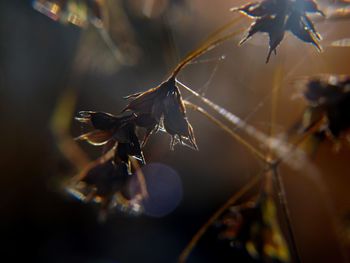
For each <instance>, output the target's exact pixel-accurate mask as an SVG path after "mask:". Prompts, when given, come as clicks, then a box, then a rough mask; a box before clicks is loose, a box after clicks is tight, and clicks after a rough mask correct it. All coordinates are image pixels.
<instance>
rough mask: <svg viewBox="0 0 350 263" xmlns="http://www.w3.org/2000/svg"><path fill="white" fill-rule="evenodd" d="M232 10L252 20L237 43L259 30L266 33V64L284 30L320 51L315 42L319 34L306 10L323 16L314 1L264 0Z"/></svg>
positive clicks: (242, 41) (282, 36)
mask: <svg viewBox="0 0 350 263" xmlns="http://www.w3.org/2000/svg"><path fill="white" fill-rule="evenodd" d="M232 11H240V12H242V13H243V14H245V15H247V16H249V17H252V18H254V19H255V21H254V22H253V23H252V24H251V26H250V28H249V30H248V33H247V34H246V36H245V37H244V38H243V39H242V40H241V42H240V44H243V43H244V42H245V41H247V40H248V39H249V38H250V37H252V36H253V35H254V34H256V33H258V32H261V33H267V34H268V35H269V39H270V40H269V52H268V55H267V59H266V63H267V62H268V61H269V59H270V56H271V53H272V52H275V53H276V49H277V47H278V45H279V44H280V43H281V41H282V40H283V38H284V34H285V32H286V31H290V32H291V33H292V34H293V35H295V36H296V37H297V38H299V39H300V40H302V41H304V42H306V43H311V44H313V45H314V46H315V47H316V48H317V50H318V51H321V47H320V45H319V44H318V40H320V39H321V36H320V34H319V33H318V32H317V31H316V29H315V26H314V25H313V23H312V21H311V20H310V19H309V18H308V16H307V13H319V14H321V15H324V14H323V12H322V11H320V10H319V9H318V6H317V4H316V2H315V1H314V0H298V1H292V0H263V1H262V2H258V3H255V2H254V3H249V4H246V5H244V6H242V7H238V8H233V9H232Z"/></svg>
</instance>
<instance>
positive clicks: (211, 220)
mask: <svg viewBox="0 0 350 263" xmlns="http://www.w3.org/2000/svg"><path fill="white" fill-rule="evenodd" d="M259 181H260V174H258V175H256V176H255V177H253V178H252V179H251V180H250V181H249V182H248V183H247V184H246V185H245V186H243V187H242V188H241V189H240V190H239V191H238V192H236V193H235V194H234V195H232V196H231V198H230V199H228V200H227V202H226V203H225V204H224V205H223V206H222V207H220V208H219V209H218V210H217V211H216V212H215V213H214V214H213V215H212V217H211V218H209V220H208V221H207V222H206V223H205V224H204V225H203V226H202V227H201V228H200V229H199V230H198V231H197V233H196V234H195V235H194V236H193V237H192V239H191V241H190V242H189V243H188V245H187V246H186V247H185V249H184V250H183V251H182V253H181V254H180V256H179V260H178V263H184V262H186V260H187V258H188V256H189V255H190V253H191V251H192V250H193V248H194V247H195V246H196V244H197V243H198V241H199V240H200V239H201V237H202V236H203V235H204V234H205V232H206V231H207V229H208V228H209V227H210V226H211V225H212V224H213V223H214V222H215V221H216V220H217V219H218V218H219V217H220V215H221V214H222V213H223V212H225V210H227V209H228V208H229V207H230V206H231V205H233V204H234V203H236V202H237V201H238V199H239V198H241V197H242V196H243V195H244V194H246V193H247V192H248V191H249V190H250V189H251V188H253V187H254V186H255V185H256V184H257V183H258V182H259Z"/></svg>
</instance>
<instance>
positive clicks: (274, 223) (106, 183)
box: [37, 0, 350, 262]
mask: <svg viewBox="0 0 350 263" xmlns="http://www.w3.org/2000/svg"><path fill="white" fill-rule="evenodd" d="M37 2H40V1H37ZM44 2H46V1H44ZM64 2H65V1H64ZM51 9H52V8H51ZM51 9H50V10H51ZM93 10H95V9H93ZM232 10H234V11H239V12H241V13H244V14H245V15H247V16H249V17H252V18H253V19H255V21H254V22H253V23H252V24H251V26H250V28H249V30H248V33H247V34H246V36H245V37H244V38H243V39H242V40H241V41H240V43H239V44H243V43H244V42H245V41H247V40H248V39H249V38H250V37H252V36H253V35H254V34H256V33H259V32H261V33H267V34H268V36H269V52H268V55H267V60H266V62H268V61H269V59H270V56H271V53H272V52H274V53H276V49H277V47H278V45H279V44H280V43H281V41H282V40H283V38H284V35H285V32H286V31H290V32H291V33H292V34H293V35H295V36H296V37H297V38H299V39H300V40H302V41H303V42H306V43H311V44H313V45H314V46H315V47H316V48H317V49H318V50H319V51H321V46H320V44H319V41H320V40H321V35H320V33H318V31H317V30H316V28H315V26H314V23H313V22H312V20H311V19H310V18H309V16H308V14H309V13H316V14H321V15H323V16H324V13H323V12H322V11H321V10H320V9H319V8H318V5H317V3H316V1H313V0H296V1H292V0H263V1H261V2H256V3H255V2H254V3H248V4H245V5H243V6H241V7H237V8H233V9H232ZM95 13H96V10H95ZM95 13H93V14H94V16H95V17H96V18H100V15H98V14H99V13H100V12H97V13H98V14H95ZM238 21H239V19H237V18H235V19H233V20H232V21H229V22H228V23H227V24H225V25H223V26H222V27H220V28H219V29H218V30H217V31H215V32H214V33H212V34H211V35H210V36H209V37H208V38H207V40H205V41H204V42H203V44H202V45H200V46H199V47H198V48H196V49H194V50H193V51H192V52H190V53H189V54H188V55H187V56H186V57H185V58H184V59H183V60H181V61H180V63H178V64H177V66H175V67H174V69H173V70H172V71H171V73H170V74H169V75H168V76H167V77H166V78H165V81H163V82H162V83H160V84H159V85H156V86H155V87H152V88H150V89H147V90H145V91H141V92H138V93H135V94H132V95H129V96H127V97H126V98H125V99H127V100H128V102H127V103H126V106H125V107H124V108H123V109H122V110H121V111H119V112H117V113H116V114H111V113H106V112H96V111H80V112H79V113H78V114H77V116H76V117H75V119H76V120H77V121H78V122H79V123H80V124H81V125H84V126H87V127H88V129H89V130H88V131H86V132H84V133H82V134H81V135H79V136H78V137H77V138H76V139H75V141H70V143H72V145H75V143H76V142H77V141H86V142H88V143H89V144H91V145H93V146H100V147H101V148H102V150H101V155H100V157H99V158H98V159H96V160H95V161H92V162H89V164H87V165H85V168H84V169H80V171H81V172H80V173H79V174H78V175H76V176H75V177H74V178H73V179H71V180H70V181H69V183H68V185H67V186H66V190H67V191H68V192H69V193H70V194H72V195H73V196H75V197H78V198H79V199H80V200H83V201H84V202H96V203H99V207H100V219H101V220H105V218H106V216H107V214H108V213H109V212H111V211H113V210H114V209H115V208H118V209H119V210H121V211H124V212H127V213H131V214H139V213H141V212H142V209H143V202H144V201H145V200H146V199H147V196H148V193H147V185H146V184H145V180H144V178H143V174H142V170H141V169H140V167H142V166H143V165H145V164H146V161H147V160H146V159H147V158H146V157H145V156H144V153H143V150H144V148H145V147H146V143H147V141H148V139H149V137H150V136H151V135H153V134H156V133H157V132H165V133H167V134H168V135H169V136H170V149H171V150H174V146H175V145H177V144H180V145H184V146H188V147H190V148H192V149H194V150H198V146H197V142H196V138H195V135H194V134H195V133H194V130H193V127H192V125H191V123H190V121H189V119H188V117H187V110H193V111H195V112H197V113H199V114H201V115H202V116H204V117H205V118H207V119H208V120H209V121H210V122H211V123H213V124H214V125H216V126H217V127H219V128H220V129H221V130H223V131H225V132H226V133H228V134H229V135H230V137H231V138H233V139H234V140H236V141H238V142H239V143H240V144H241V145H242V146H244V147H245V148H246V149H247V150H248V151H249V152H250V153H251V154H252V155H254V156H255V157H256V158H257V159H258V160H259V161H260V163H261V164H262V166H263V168H262V169H261V171H260V173H258V174H257V175H256V176H255V177H253V178H252V179H251V180H250V181H249V182H248V183H247V185H246V186H244V187H242V188H241V190H240V191H239V192H237V193H235V194H234V195H233V196H232V197H231V198H230V199H229V200H228V201H227V202H226V203H225V204H224V205H223V206H222V207H221V208H220V209H219V210H218V211H217V212H216V213H215V214H214V215H213V216H212V217H211V218H210V219H209V220H208V222H207V223H205V224H204V225H203V227H202V228H200V229H199V231H198V232H197V233H196V234H195V235H194V236H193V239H192V240H191V241H190V243H189V244H188V245H187V247H186V248H185V249H184V251H183V252H182V253H181V255H180V257H179V262H185V261H186V260H187V259H188V257H189V255H190V253H191V251H192V250H193V249H194V247H195V245H196V244H197V243H198V241H199V240H200V239H201V237H202V236H203V235H204V234H205V232H206V230H207V229H208V228H210V227H212V226H213V225H214V224H215V223H216V224H219V225H220V228H221V231H220V233H218V236H219V237H221V238H223V239H228V240H230V242H231V244H233V249H239V250H242V249H243V250H245V251H246V252H247V253H248V254H249V255H250V256H251V257H252V258H253V259H256V260H258V261H262V262H301V256H300V255H299V251H298V246H297V242H296V239H295V237H294V231H293V225H292V222H291V218H290V213H289V208H288V204H287V200H286V195H285V190H284V186H283V181H282V177H281V174H280V171H279V167H280V165H281V164H282V163H285V164H286V165H287V166H289V167H291V168H292V169H295V170H299V171H300V170H302V169H304V168H305V167H306V166H307V164H308V161H309V160H308V156H307V155H306V154H305V152H303V151H302V150H301V149H299V146H300V144H302V143H303V142H304V141H305V140H306V139H308V138H309V137H310V136H319V138H326V137H327V138H332V139H335V138H336V139H341V138H342V137H343V136H347V135H348V134H347V132H348V129H349V127H350V116H349V112H350V109H349V105H350V104H349V98H350V97H349V94H350V93H349V87H350V81H349V77H348V76H338V75H337V76H336V75H323V76H317V77H311V78H309V77H308V78H306V80H304V82H299V84H300V85H301V86H302V90H303V95H304V97H305V100H306V102H307V106H306V109H305V113H304V115H303V117H302V120H301V123H302V125H301V128H300V127H299V128H300V129H299V133H298V134H297V138H296V139H295V140H292V139H291V138H284V137H280V136H277V134H276V133H275V130H274V128H271V129H270V132H269V133H266V132H263V131H261V130H260V129H258V128H257V127H255V126H253V125H251V124H249V123H248V121H246V120H245V119H242V118H240V117H238V116H237V115H235V114H233V113H231V112H230V111H229V110H227V109H225V108H224V107H222V106H220V105H219V104H217V103H214V102H213V101H211V100H210V99H208V98H207V97H205V96H204V95H202V94H199V93H198V92H196V91H195V90H194V89H192V88H190V87H189V85H186V84H185V83H183V82H182V81H180V80H179V79H178V76H179V74H180V72H182V70H183V69H184V68H185V67H186V66H187V65H189V64H190V63H191V62H193V61H194V60H195V59H197V58H198V57H200V56H201V55H203V54H205V53H207V52H209V51H210V50H212V49H214V48H216V47H217V46H218V45H220V44H222V43H224V42H226V41H227V40H229V39H232V38H234V37H235V36H237V35H238V34H239V33H240V32H241V31H242V30H241V29H237V27H236V25H237V23H238ZM231 28H234V29H235V30H234V31H229V30H230V29H231ZM277 89H278V87H277V88H276V87H273V91H274V92H276V91H277ZM182 92H187V93H190V94H191V95H192V96H193V97H194V98H196V99H198V100H199V101H200V102H201V103H203V105H204V106H203V107H201V106H199V105H197V104H196V103H194V102H192V101H189V100H187V99H184V97H183V95H182ZM275 99H276V98H275ZM275 99H273V100H272V109H273V110H272V111H273V113H272V116H271V119H272V125H274V124H275V123H274V122H275V120H274V117H275V116H273V114H275V111H276V107H277V106H276V105H275V103H276V100H275ZM211 111H212V112H213V114H212V113H211ZM272 125H271V126H272ZM55 129H58V127H57V126H55ZM238 130H239V132H241V133H242V134H244V136H246V137H250V138H251V139H253V140H254V141H255V142H256V144H255V143H251V142H250V141H248V140H246V139H245V137H243V136H241V135H240V134H238V133H237V131H238ZM62 138H63V136H61V137H59V140H62ZM65 139H67V138H65ZM256 145H258V146H256ZM74 147H76V145H75V146H74ZM67 148H69V147H67ZM63 152H64V153H65V154H66V153H67V152H69V151H66V150H63ZM79 154H80V153H77V155H79ZM66 155H67V154H66ZM85 163H86V161H85ZM80 168H81V167H80ZM258 183H262V185H263V186H262V187H261V189H260V192H258V193H254V195H253V196H254V197H255V198H253V199H251V200H253V201H250V202H245V203H243V204H242V203H241V204H240V203H238V201H241V200H240V199H241V198H242V196H244V195H245V194H247V192H249V191H250V190H252V189H253V188H254V187H256V186H257V185H258ZM131 184H133V185H134V187H133V188H131V187H130V185H131ZM135 185H136V186H135ZM278 211H280V214H279V213H278ZM281 222H283V224H281Z"/></svg>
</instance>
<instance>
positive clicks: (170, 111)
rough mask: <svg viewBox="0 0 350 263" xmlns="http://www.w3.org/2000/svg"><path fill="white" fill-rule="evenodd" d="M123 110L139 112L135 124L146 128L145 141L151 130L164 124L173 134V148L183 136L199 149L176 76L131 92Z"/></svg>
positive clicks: (162, 126)
mask: <svg viewBox="0 0 350 263" xmlns="http://www.w3.org/2000/svg"><path fill="white" fill-rule="evenodd" d="M127 98H128V99H131V101H130V102H129V104H128V105H127V106H126V107H125V109H124V111H131V112H132V113H134V114H135V115H136V120H135V123H136V125H138V126H140V127H143V128H145V129H146V136H145V138H144V140H143V141H144V142H143V143H145V142H146V141H147V139H148V137H149V135H150V134H152V133H153V132H155V131H157V130H158V129H159V128H163V129H164V130H165V131H166V132H167V133H168V134H170V135H171V138H172V140H171V149H173V147H174V145H175V144H177V143H181V144H184V141H183V140H184V139H186V140H188V141H189V142H190V146H191V147H193V148H194V149H197V144H196V140H195V137H194V133H193V129H192V126H191V124H190V123H189V122H188V119H187V116H186V110H185V106H184V103H183V101H182V97H181V93H180V90H179V88H178V87H177V86H176V82H175V78H170V79H168V80H167V81H165V82H163V83H162V84H160V85H159V86H158V87H155V88H152V89H149V90H147V91H145V92H140V93H136V94H132V95H130V96H128V97H127Z"/></svg>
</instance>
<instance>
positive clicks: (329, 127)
mask: <svg viewBox="0 0 350 263" xmlns="http://www.w3.org/2000/svg"><path fill="white" fill-rule="evenodd" d="M304 86H305V88H304V98H305V99H306V101H307V102H308V107H307V109H306V110H305V113H304V117H303V127H304V128H308V127H309V126H310V125H312V124H313V123H314V122H315V121H317V120H320V119H323V120H324V122H325V125H324V126H323V127H321V130H320V131H318V133H319V132H324V133H325V134H326V135H328V136H329V137H331V138H339V137H340V136H341V135H342V134H345V133H346V132H347V131H348V130H349V128H350V76H342V75H322V76H317V77H313V78H310V79H307V81H306V83H305V84H304Z"/></svg>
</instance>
